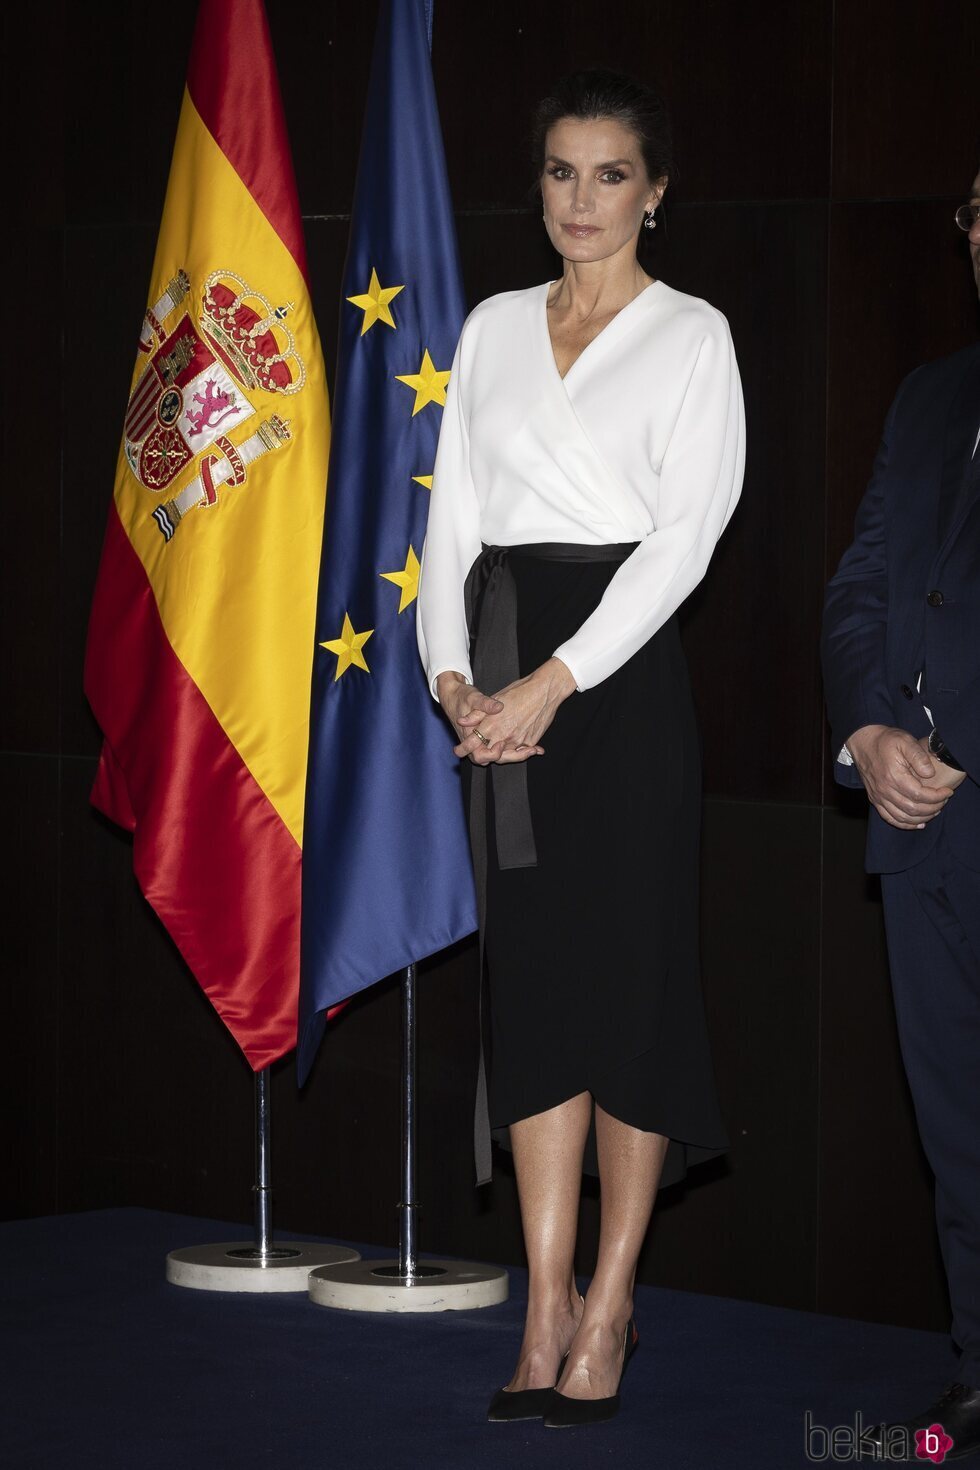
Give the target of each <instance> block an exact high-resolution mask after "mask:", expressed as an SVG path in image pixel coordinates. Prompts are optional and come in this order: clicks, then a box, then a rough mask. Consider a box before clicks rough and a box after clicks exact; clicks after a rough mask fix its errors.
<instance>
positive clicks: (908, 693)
mask: <svg viewBox="0 0 980 1470" xmlns="http://www.w3.org/2000/svg"><path fill="white" fill-rule="evenodd" d="M902 693H903V694H904V695H905V698H906V699H913V698H914V695H913V693H912V690H911V689H910V688H909V686H908V685H907V684H903V685H902Z"/></svg>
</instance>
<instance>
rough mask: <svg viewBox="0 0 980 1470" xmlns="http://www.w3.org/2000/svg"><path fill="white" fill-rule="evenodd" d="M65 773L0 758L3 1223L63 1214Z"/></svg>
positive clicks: (45, 763)
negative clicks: (61, 854) (0, 818)
mask: <svg viewBox="0 0 980 1470" xmlns="http://www.w3.org/2000/svg"><path fill="white" fill-rule="evenodd" d="M59 767H60V762H59V761H58V759H57V757H55V756H50V755H12V754H9V753H7V752H3V753H2V754H0V801H2V802H3V812H4V823H5V826H6V832H7V838H8V842H7V851H8V853H9V857H8V860H7V862H6V863H5V865H4V868H5V871H4V874H3V882H2V884H0V893H2V898H3V903H2V910H0V913H2V921H3V970H2V974H3V982H4V1012H5V1026H4V1034H5V1037H6V1047H5V1056H4V1068H3V1087H2V1088H0V1097H2V1098H3V1099H4V1116H5V1117H6V1120H7V1128H6V1134H7V1137H6V1140H5V1147H4V1156H3V1157H4V1162H3V1168H2V1169H0V1217H7V1216H11V1215H25V1214H30V1215H34V1214H38V1215H42V1214H49V1213H53V1212H54V1211H56V1210H58V1209H59V1208H60V1200H59V1194H58V1147H59V1123H60V1113H61V1091H60V1086H61V1084H60V1077H59V1071H58V1057H59V1050H60V1014H59V1012H60V994H59V990H60V961H61V953H62V940H61V929H60V925H59V904H58V897H59V894H58V876H57V875H58V780H59Z"/></svg>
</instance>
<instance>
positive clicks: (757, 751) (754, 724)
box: [663, 202, 827, 802]
mask: <svg viewBox="0 0 980 1470" xmlns="http://www.w3.org/2000/svg"><path fill="white" fill-rule="evenodd" d="M719 247H720V248H719ZM826 270H827V266H826V228H825V211H824V209H823V206H821V205H820V204H818V203H815V202H814V203H804V202H787V203H784V204H769V205H764V204H731V205H726V206H716V205H707V204H705V205H696V206H693V205H692V206H688V205H683V206H679V207H678V208H676V209H675V210H674V213H673V215H672V216H671V219H670V229H669V241H668V244H667V248H666V250H665V252H664V262H663V275H664V278H665V279H666V280H667V281H669V282H670V284H671V285H673V286H677V287H678V288H679V289H680V290H683V291H688V292H690V293H692V294H693V295H696V296H705V297H707V299H708V300H709V301H711V302H712V303H713V304H714V305H715V306H717V307H719V309H720V310H721V311H723V312H724V313H725V315H726V316H727V317H728V320H729V324H730V326H731V330H732V337H733V339H734V342H735V350H736V354H737V356H738V362H739V370H740V374H741V378H742V387H743V392H744V396H745V418H746V472H745V485H744V488H743V491H742V499H741V501H740V503H739V505H738V506H737V507H736V509H735V513H734V515H733V517H732V520H731V523H730V525H729V527H728V530H727V531H726V533H725V536H724V538H723V540H722V542H721V544H720V545H719V547H718V550H717V552H716V553H715V558H714V560H713V561H712V564H711V565H710V566H709V568H708V574H707V576H706V578H705V580H704V582H703V583H702V584H701V586H700V587H699V588H698V589H697V591H696V592H695V593H694V595H693V596H692V597H691V598H690V599H689V601H688V603H687V605H686V606H685V608H684V614H683V619H682V621H683V624H684V630H685V646H686V648H687V651H688V656H689V662H690V665H691V674H692V679H693V683H694V691H695V698H696V700H697V705H698V711H699V714H700V720H701V729H702V738H703V742H704V768H705V790H706V791H708V792H710V793H712V794H713V795H718V796H729V797H744V798H767V799H771V800H777V801H778V800H783V801H813V802H816V801H819V799H820V780H821V771H820V733H821V727H820V719H819V714H818V711H819V707H820V675H819V668H818V662H817V655H816V636H815V629H816V627H817V624H818V617H819V608H820V605H821V598H822V591H823V555H822V542H823V517H824V500H823V491H824V436H825V406H824V390H825V381H826V355H825V343H824V333H825V321H826V309H827V308H826ZM763 732H768V733H763Z"/></svg>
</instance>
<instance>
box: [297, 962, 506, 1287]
mask: <svg viewBox="0 0 980 1470" xmlns="http://www.w3.org/2000/svg"><path fill="white" fill-rule="evenodd" d="M415 968H416V967H415V963H414V962H413V963H411V964H409V965H406V967H405V969H404V970H403V971H402V982H401V1002H402V1007H401V1009H402V1038H401V1074H402V1076H401V1083H402V1100H401V1145H402V1156H401V1199H400V1201H399V1203H398V1215H399V1228H398V1259H397V1261H394V1260H392V1261H376V1260H367V1261H354V1262H351V1263H350V1264H349V1265H343V1266H320V1267H318V1268H317V1269H316V1270H315V1271H311V1272H310V1300H311V1301H313V1302H315V1303H316V1305H317V1306H320V1307H343V1308H346V1309H347V1310H348V1311H355V1312H446V1311H468V1310H470V1309H471V1308H473V1307H490V1306H493V1305H494V1304H495V1303H497V1302H502V1301H506V1299H507V1287H508V1279H507V1272H506V1271H505V1270H504V1268H503V1267H502V1266H485V1265H482V1264H480V1263H479V1262H475V1261H457V1260H438V1259H434V1258H433V1257H431V1256H430V1257H428V1258H427V1259H426V1260H424V1261H420V1260H419V1258H418V1250H417V1245H416V1228H415V1227H416V1219H417V1213H416V1212H417V1211H418V1210H419V1208H420V1206H419V1202H418V1197H417V1195H416V1190H415V1165H416V1158H417V1152H416V1100H417V1087H416V1082H417V1071H416V1060H417V1056H416V1044H415V1043H416V1033H417V1028H416V1007H415V978H416V976H415Z"/></svg>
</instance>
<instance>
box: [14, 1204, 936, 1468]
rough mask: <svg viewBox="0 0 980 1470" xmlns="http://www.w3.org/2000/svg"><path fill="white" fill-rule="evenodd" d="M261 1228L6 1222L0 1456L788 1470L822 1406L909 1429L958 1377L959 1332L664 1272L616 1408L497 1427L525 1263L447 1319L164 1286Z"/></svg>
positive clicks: (119, 1215) (648, 1290) (145, 1216)
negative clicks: (476, 1307)
mask: <svg viewBox="0 0 980 1470" xmlns="http://www.w3.org/2000/svg"><path fill="white" fill-rule="evenodd" d="M248 1235H249V1230H248V1228H247V1227H246V1228H243V1227H242V1226H241V1225H237V1226H236V1225H228V1224H227V1223H225V1224H222V1223H219V1222H216V1221H213V1220H197V1219H188V1218H185V1217H183V1216H180V1215H168V1214H162V1213H155V1212H151V1211H148V1210H101V1211H94V1212H92V1213H87V1214H79V1215H66V1216H60V1217H52V1218H45V1219H40V1220H28V1221H18V1222H15V1223H11V1224H5V1225H2V1226H0V1259H2V1262H3V1266H2V1281H3V1296H2V1300H3V1320H4V1324H5V1326H4V1339H5V1347H4V1360H5V1361H4V1365H3V1369H2V1373H0V1394H2V1396H3V1397H4V1398H5V1399H6V1401H7V1405H8V1407H7V1408H6V1410H5V1411H4V1414H3V1419H4V1424H3V1428H2V1429H0V1463H2V1464H3V1465H5V1466H10V1467H16V1470H34V1467H37V1470H76V1467H87V1466H92V1467H98V1470H158V1467H159V1470H225V1467H228V1470H250V1467H253V1466H255V1467H259V1466H263V1467H271V1470H355V1467H356V1470H430V1467H433V1470H435V1467H439V1470H443V1467H445V1470H501V1467H502V1466H503V1467H506V1466H508V1465H513V1466H515V1467H524V1466H530V1465H533V1466H535V1467H538V1466H541V1467H551V1466H554V1467H559V1466H560V1467H562V1470H585V1467H588V1470H592V1467H601V1466H606V1465H609V1466H616V1467H617V1470H621V1467H624V1466H626V1467H629V1466H636V1467H641V1466H642V1467H644V1470H652V1467H663V1470H715V1467H719V1470H720V1467H725V1470H742V1467H746V1470H747V1467H753V1470H792V1467H796V1466H804V1465H806V1464H807V1463H808V1459H807V1454H806V1445H805V1435H804V1414H805V1411H806V1410H809V1411H810V1413H811V1415H812V1418H813V1421H814V1422H816V1423H819V1424H821V1425H825V1426H828V1427H829V1426H834V1425H847V1424H853V1421H854V1414H855V1411H856V1410H860V1412H861V1414H862V1416H863V1418H864V1421H865V1423H868V1422H878V1421H879V1420H881V1419H885V1420H887V1421H889V1422H891V1421H893V1420H898V1419H900V1418H901V1417H902V1415H903V1414H905V1413H907V1412H912V1411H913V1410H915V1409H917V1408H922V1407H925V1405H926V1404H928V1403H929V1402H931V1400H932V1398H933V1397H934V1396H935V1393H936V1392H937V1391H938V1390H939V1389H941V1388H942V1387H943V1386H944V1385H945V1384H946V1383H947V1382H948V1381H949V1380H950V1379H951V1378H952V1377H954V1376H955V1375H954V1373H953V1367H954V1357H953V1353H952V1350H951V1348H950V1346H949V1343H948V1341H947V1339H946V1338H945V1337H944V1336H942V1335H941V1334H936V1333H929V1332H912V1331H908V1330H906V1329H903V1328H895V1327H881V1326H875V1325H872V1324H867V1323H860V1322H849V1321H845V1320H844V1319H842V1318H836V1317H819V1316H815V1315H812V1314H809V1313H806V1312H793V1311H785V1310H782V1309H779V1308H773V1307H763V1306H756V1305H753V1304H751V1303H748V1302H738V1301H727V1300H724V1299H723V1298H719V1297H705V1296H696V1295H694V1294H692V1293H689V1292H678V1291H664V1290H661V1289H659V1288H654V1287H648V1286H644V1287H640V1288H638V1290H637V1295H636V1319H637V1324H638V1326H639V1329H640V1346H639V1350H638V1351H637V1354H636V1356H635V1358H634V1360H633V1362H632V1364H631V1366H630V1370H629V1373H628V1375H627V1378H626V1382H625V1384H624V1388H623V1410H622V1412H621V1413H620V1415H619V1417H618V1418H617V1419H615V1420H614V1421H611V1422H610V1423H607V1424H602V1425H594V1426H590V1427H588V1428H582V1429H571V1430H565V1431H557V1430H546V1429H544V1428H542V1426H541V1425H540V1423H536V1422H531V1423H523V1424H513V1425H511V1424H487V1423H486V1421H485V1419H484V1413H485V1410H486V1404H487V1401H488V1400H489V1398H490V1395H491V1393H492V1392H493V1390H494V1389H495V1388H496V1387H498V1386H499V1385H501V1384H503V1383H505V1382H506V1381H507V1379H508V1377H509V1376H510V1373H511V1372H512V1370H513V1362H514V1357H515V1353H516V1351H517V1347H518V1343H519V1341H520V1334H521V1324H522V1321H523V1310H524V1303H525V1299H526V1289H527V1279H526V1276H525V1274H524V1273H523V1272H521V1271H518V1270H512V1271H511V1295H510V1299H509V1300H508V1301H507V1302H505V1303H502V1304H501V1305H500V1306H497V1307H490V1308H485V1309H483V1310H481V1311H472V1312H442V1313H438V1314H434V1315H432V1316H426V1315H423V1316H398V1315H391V1314H389V1315H374V1314H369V1315H360V1314H357V1313H353V1312H341V1311H332V1310H329V1309H325V1308H322V1307H314V1306H313V1305H312V1304H311V1303H310V1302H309V1301H308V1300H307V1299H306V1298H305V1297H304V1296H302V1295H286V1296H240V1295H226V1294H222V1295H218V1294H212V1293H208V1292H200V1291H187V1290H183V1289H181V1288H179V1287H174V1286H169V1285H168V1284H167V1283H166V1282H165V1280H164V1256H165V1255H166V1252H167V1251H168V1250H172V1249H173V1248H174V1247H176V1246H186V1245H199V1244H204V1243H206V1242H209V1241H221V1240H234V1239H242V1238H247V1237H248ZM281 1238H282V1239H287V1238H288V1237H287V1236H285V1235H283V1236H282V1237H281ZM346 1243H349V1244H353V1245H355V1246H356V1247H357V1248H358V1249H360V1250H361V1252H362V1254H363V1255H365V1256H375V1257H376V1256H379V1255H391V1252H390V1251H379V1250H377V1249H375V1248H371V1247H364V1246H357V1243H356V1242H346ZM580 1284H581V1285H583V1286H584V1285H585V1283H584V1282H582V1283H580Z"/></svg>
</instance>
